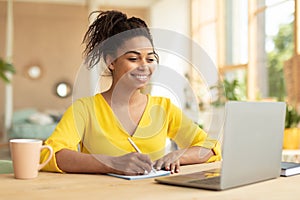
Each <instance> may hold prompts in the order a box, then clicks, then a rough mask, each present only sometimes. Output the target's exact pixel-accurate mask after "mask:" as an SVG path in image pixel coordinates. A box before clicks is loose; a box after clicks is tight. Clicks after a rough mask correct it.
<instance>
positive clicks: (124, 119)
mask: <svg viewBox="0 0 300 200" xmlns="http://www.w3.org/2000/svg"><path fill="white" fill-rule="evenodd" d="M96 13H98V16H97V18H96V19H95V21H94V22H93V23H92V24H91V25H90V27H89V29H88V31H87V32H86V35H85V37H84V40H83V41H84V43H85V44H86V49H85V56H86V62H85V64H86V65H87V68H88V69H91V68H93V67H94V66H95V65H97V64H98V63H99V62H100V61H103V62H104V63H105V64H106V67H107V69H108V70H107V71H109V73H110V76H111V77H112V84H111V86H110V87H109V89H108V90H107V91H105V92H102V93H98V94H96V95H94V96H91V97H85V98H80V99H78V100H76V101H75V102H74V103H73V104H72V106H70V107H69V108H68V109H67V111H66V112H65V114H64V115H63V117H62V119H61V120H60V122H59V124H58V126H57V128H56V129H55V131H54V132H53V134H52V135H51V136H50V137H49V138H48V139H47V140H46V141H45V144H47V145H50V146H52V148H53V150H54V152H55V156H53V158H52V160H51V161H50V163H49V164H48V165H47V166H46V167H45V168H44V170H47V171H58V172H73V173H74V172H79V173H115V174H125V175H141V174H144V173H147V172H150V171H151V169H152V168H153V167H154V168H155V169H156V170H160V169H162V168H164V169H166V170H168V171H171V173H177V172H179V169H180V165H181V164H195V163H203V162H212V161H216V160H220V157H221V154H220V146H219V143H218V142H217V141H216V140H213V139H210V138H209V137H208V136H207V134H206V133H205V132H204V131H203V130H202V129H201V128H199V126H198V125H197V124H195V123H194V122H193V121H192V120H191V119H189V118H188V117H187V116H185V115H184V113H183V112H182V111H181V110H180V109H179V108H178V107H176V106H175V105H174V104H173V103H172V102H171V101H170V100H169V99H168V98H165V97H155V96H151V95H150V94H144V93H142V92H141V90H142V89H143V88H144V87H146V86H147V84H148V82H149V80H150V78H151V76H152V74H153V72H154V70H155V66H156V65H158V55H157V53H156V52H155V48H154V45H153V40H152V35H151V33H150V30H149V29H148V27H147V25H146V23H145V22H144V21H143V20H142V19H140V18H136V17H131V18H128V17H127V16H126V15H125V14H124V13H121V12H119V11H105V12H96ZM166 78H167V77H166ZM128 138H130V139H131V140H132V141H133V142H134V143H135V144H136V145H137V146H138V148H139V149H140V151H141V152H142V153H139V152H136V150H135V149H134V148H133V147H132V145H131V144H130V142H129V141H128ZM167 139H172V140H173V141H175V143H176V144H177V145H178V146H179V148H180V149H178V150H175V151H172V152H170V153H165V152H166V141H167ZM78 147H80V148H78ZM46 158H47V154H46V152H43V153H42V160H44V159H46Z"/></svg>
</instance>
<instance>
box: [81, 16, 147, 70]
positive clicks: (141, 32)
mask: <svg viewBox="0 0 300 200" xmlns="http://www.w3.org/2000/svg"><path fill="white" fill-rule="evenodd" d="M95 13H99V14H98V16H97V18H96V19H95V21H94V22H93V23H92V24H91V25H90V26H89V29H88V31H87V32H86V33H85V36H84V39H83V43H85V44H86V47H85V50H84V54H85V57H86V64H87V68H88V69H91V68H93V66H95V65H96V64H97V63H98V62H99V61H100V58H101V57H103V58H104V59H105V58H106V55H108V54H111V55H114V56H116V55H115V53H116V50H117V48H118V47H120V46H121V45H122V44H123V43H124V42H125V41H126V40H128V39H131V38H133V37H136V36H145V37H146V38H148V39H149V41H150V42H151V44H152V46H153V39H152V36H151V33H150V30H149V28H148V26H147V24H146V23H145V22H144V21H143V20H142V19H140V18H136V17H131V18H128V17H127V15H126V14H124V13H122V12H119V11H115V10H111V11H94V12H92V13H91V14H90V16H91V15H92V14H95ZM120 33H122V34H120ZM111 37H113V39H111V40H109V38H111Z"/></svg>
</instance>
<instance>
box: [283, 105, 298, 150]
mask: <svg viewBox="0 0 300 200" xmlns="http://www.w3.org/2000/svg"><path fill="white" fill-rule="evenodd" d="M299 122H300V114H299V113H298V112H297V110H296V108H295V107H294V106H292V105H287V107H286V116H285V130H284V137H283V148H284V149H299V148H300V128H299V126H298V125H299Z"/></svg>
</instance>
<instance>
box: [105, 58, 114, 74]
mask: <svg viewBox="0 0 300 200" xmlns="http://www.w3.org/2000/svg"><path fill="white" fill-rule="evenodd" d="M105 63H106V65H107V67H108V69H109V70H110V71H113V70H114V69H115V67H114V60H113V57H112V56H111V55H107V56H106V57H105Z"/></svg>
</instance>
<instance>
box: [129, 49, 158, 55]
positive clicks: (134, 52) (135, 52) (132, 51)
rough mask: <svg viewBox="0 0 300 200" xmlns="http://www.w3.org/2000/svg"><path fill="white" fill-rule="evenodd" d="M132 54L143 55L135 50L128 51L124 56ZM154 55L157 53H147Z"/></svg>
mask: <svg viewBox="0 0 300 200" xmlns="http://www.w3.org/2000/svg"><path fill="white" fill-rule="evenodd" d="M130 53H133V54H137V55H141V53H140V52H138V51H134V50H131V51H126V52H125V53H124V55H126V54H130ZM152 54H156V53H155V52H154V51H151V52H149V53H147V55H152Z"/></svg>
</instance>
